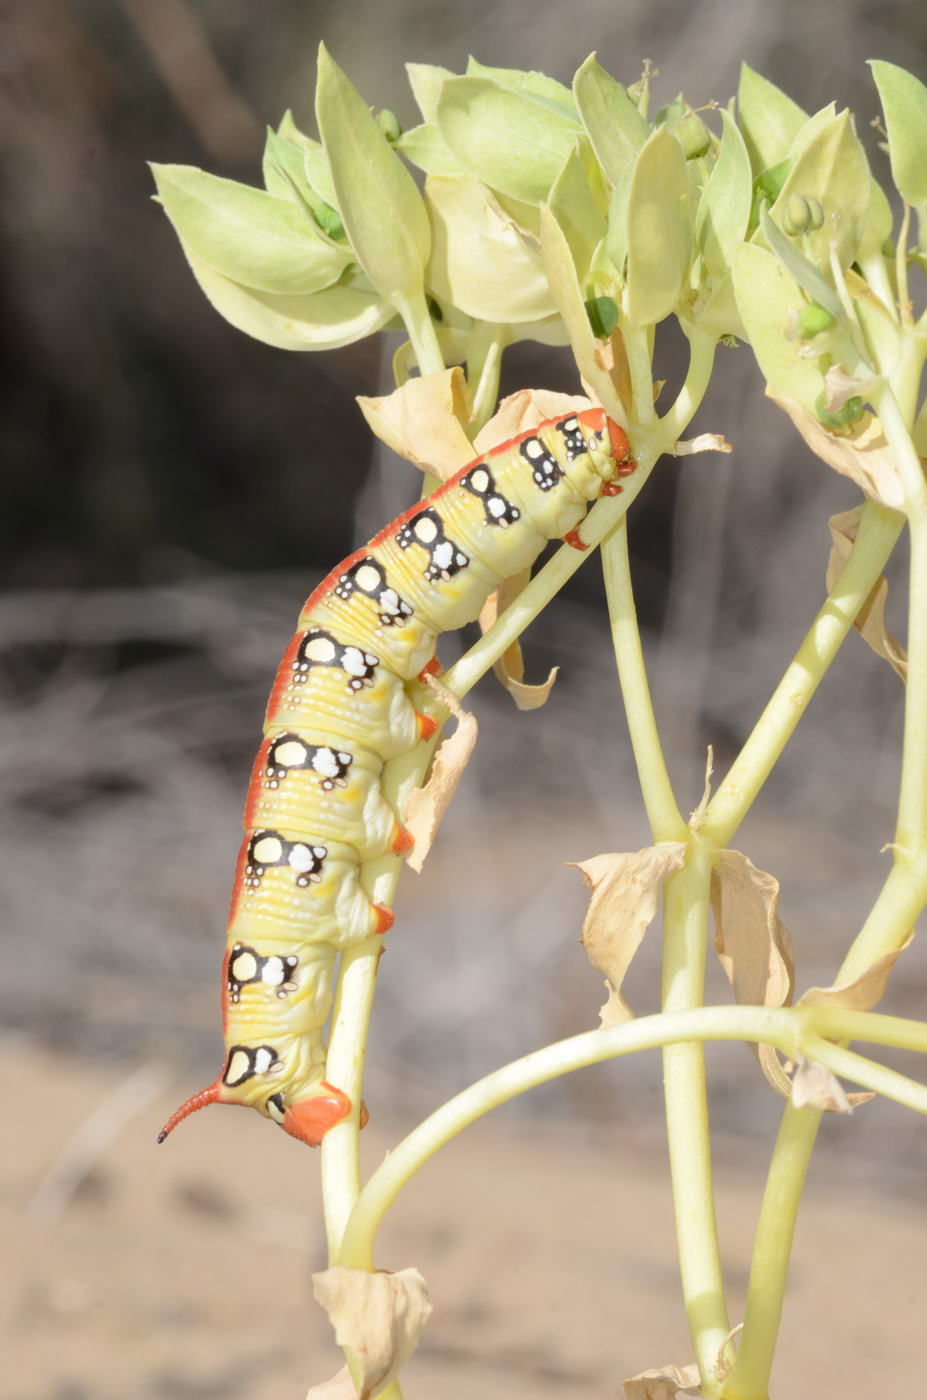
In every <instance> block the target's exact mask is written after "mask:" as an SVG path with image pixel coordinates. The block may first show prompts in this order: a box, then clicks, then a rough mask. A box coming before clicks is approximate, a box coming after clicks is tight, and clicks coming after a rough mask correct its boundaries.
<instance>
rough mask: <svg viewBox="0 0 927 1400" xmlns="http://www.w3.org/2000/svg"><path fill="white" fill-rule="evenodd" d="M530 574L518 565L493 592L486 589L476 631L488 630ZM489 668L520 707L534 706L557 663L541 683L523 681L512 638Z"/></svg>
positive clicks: (545, 691) (551, 680)
mask: <svg viewBox="0 0 927 1400" xmlns="http://www.w3.org/2000/svg"><path fill="white" fill-rule="evenodd" d="M530 577H531V570H530V569H522V570H521V572H520V573H517V574H513V575H512V577H511V578H507V579H505V580H504V581H503V582H502V583H500V585H499V587H498V588H497V589H496V590H495V592H493V593H490V595H489V597H488V598H487V599H486V602H485V603H484V604H483V607H482V610H481V611H480V631H481V632H488V631H489V629H490V627H491V626H492V625H493V623H494V622H495V620H496V618H497V617H498V616H499V614H500V613H502V612H505V609H506V608H507V607H508V606H509V604H510V603H514V601H515V599H516V598H517V597H518V595H519V593H521V591H522V589H523V588H524V586H525V584H526V583H527V582H528V580H529V579H530ZM492 669H493V671H494V672H495V674H496V676H497V677H498V679H499V680H500V681H501V683H502V684H503V685H504V686H505V688H506V690H507V691H508V692H509V694H510V695H511V697H512V699H513V700H514V701H515V704H516V705H517V706H518V708H519V709H520V710H538V709H540V707H541V706H542V705H543V704H544V702H545V701H546V700H547V697H548V696H549V695H550V692H551V690H552V689H553V684H554V681H555V680H556V679H557V672H558V670H559V669H560V668H559V667H558V666H552V667H551V670H550V674H549V675H548V677H547V680H546V681H544V683H543V684H542V685H526V684H525V661H524V657H523V656H522V653H521V646H520V644H519V643H518V642H517V641H515V642H513V643H512V645H511V646H510V647H506V649H505V651H504V652H503V653H502V655H501V656H500V657H499V659H498V661H494V662H493V667H492Z"/></svg>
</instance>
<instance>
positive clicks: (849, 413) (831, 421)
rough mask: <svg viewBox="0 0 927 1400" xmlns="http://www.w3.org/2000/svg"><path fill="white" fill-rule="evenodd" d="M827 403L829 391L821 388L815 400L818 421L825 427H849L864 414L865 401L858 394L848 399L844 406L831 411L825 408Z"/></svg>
mask: <svg viewBox="0 0 927 1400" xmlns="http://www.w3.org/2000/svg"><path fill="white" fill-rule="evenodd" d="M826 403H827V393H826V391H825V390H823V389H822V390H821V392H820V394H818V396H817V398H816V399H815V401H814V411H815V413H816V414H817V416H818V421H819V422H821V423H823V424H824V427H825V428H835V429H837V428H849V427H851V425H852V424H853V423H855V422H856V421H857V419H858V418H861V417H862V416H863V408H864V405H863V401H862V399H861V398H860V397H859V396H858V395H854V396H853V398H851V399H847V401H846V403H845V404H844V405H843V407H842V408H838V409H836V410H834V411H833V412H831V411H830V410H828V409H827V408H825V404H826Z"/></svg>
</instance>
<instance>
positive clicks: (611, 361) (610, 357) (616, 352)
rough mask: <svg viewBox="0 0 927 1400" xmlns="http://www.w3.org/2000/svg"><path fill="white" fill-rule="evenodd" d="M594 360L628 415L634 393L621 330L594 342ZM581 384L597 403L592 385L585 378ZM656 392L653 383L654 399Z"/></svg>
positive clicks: (661, 383) (657, 390) (656, 389)
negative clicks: (613, 388)
mask: <svg viewBox="0 0 927 1400" xmlns="http://www.w3.org/2000/svg"><path fill="white" fill-rule="evenodd" d="M595 362H596V364H597V365H598V366H599V369H604V371H605V373H606V374H607V375H608V377H609V379H610V380H611V381H612V383H613V384H614V386H615V391H616V393H617V395H618V397H619V399H620V400H621V403H622V405H623V407H624V411H625V413H627V414H628V415H630V413H631V409H632V406H633V404H634V395H633V392H632V389H631V367H630V365H629V364H628V352H627V350H626V348H625V343H624V336H623V335H622V334H621V331H619V330H614V331H612V333H611V335H610V336H609V338H608V340H607V341H605V342H604V344H603V343H602V342H599V341H597V342H596V347H595ZM582 384H583V388H584V389H585V391H586V393H587V394H590V395H591V396H592V399H593V401H594V402H595V403H599V399H598V397H597V395H596V393H595V390H594V389H593V388H592V386H591V385H590V384H587V383H586V381H585V379H584V380H583V381H582ZM662 385H663V381H662V380H661V381H660V387H661V388H662ZM658 393H659V389H658V388H657V386H656V384H655V385H654V392H653V397H654V399H656V397H657V395H658Z"/></svg>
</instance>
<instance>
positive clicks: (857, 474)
mask: <svg viewBox="0 0 927 1400" xmlns="http://www.w3.org/2000/svg"><path fill="white" fill-rule="evenodd" d="M766 393H767V395H768V397H769V398H771V399H772V401H773V403H775V404H778V405H779V407H780V408H781V409H782V410H783V411H784V412H785V413H787V414H788V416H789V417H790V418H791V420H792V422H793V423H794V424H795V427H796V428H797V429H798V431H799V432H800V433H801V435H802V437H803V438H804V439H805V442H806V443H807V444H808V446H809V447H810V448H811V451H812V452H813V453H815V455H816V456H818V457H820V458H821V460H822V461H823V462H826V463H827V465H828V466H830V467H833V468H834V470H835V471H838V472H840V474H841V476H848V477H849V478H850V480H851V481H855V482H856V485H857V486H858V487H859V488H860V490H861V491H862V492H863V493H864V495H866V496H868V497H869V498H870V499H871V500H873V501H881V503H882V505H884V506H891V507H892V509H893V510H902V509H903V508H904V491H903V489H902V484H901V477H900V476H899V474H898V468H897V465H896V463H895V456H894V453H893V452H892V450H891V448H890V447H889V445H888V443H887V441H886V439H885V436H884V434H883V432H882V425H881V423H880V422H879V420H878V418H876V417H875V415H874V414H872V413H869V412H866V413H864V414H863V416H862V417H861V418H860V419H859V421H858V422H857V423H856V424H854V426H853V427H852V428H850V429H849V430H848V431H846V432H842V433H832V432H828V430H827V428H825V427H824V426H823V425H822V424H821V423H819V422H818V420H817V419H816V418H813V417H812V415H811V414H810V413H808V412H807V411H806V410H805V409H804V408H802V406H801V404H799V403H796V402H795V400H794V399H788V398H780V396H779V395H778V394H771V393H770V392H769V390H768V389H767V390H766Z"/></svg>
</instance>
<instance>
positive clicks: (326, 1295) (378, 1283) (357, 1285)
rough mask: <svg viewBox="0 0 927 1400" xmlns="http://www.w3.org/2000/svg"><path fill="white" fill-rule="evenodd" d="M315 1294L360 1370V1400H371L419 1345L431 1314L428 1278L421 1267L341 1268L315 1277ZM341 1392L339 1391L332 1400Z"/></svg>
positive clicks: (341, 1342) (358, 1393)
mask: <svg viewBox="0 0 927 1400" xmlns="http://www.w3.org/2000/svg"><path fill="white" fill-rule="evenodd" d="M312 1290H313V1293H314V1294H315V1299H316V1302H317V1303H320V1304H321V1305H322V1307H323V1308H324V1309H325V1311H326V1312H327V1313H328V1316H329V1320H330V1322H331V1324H332V1326H333V1327H334V1329H335V1340H336V1341H337V1343H338V1345H339V1346H341V1347H347V1348H348V1349H349V1350H350V1351H351V1354H352V1356H353V1357H354V1358H355V1360H356V1361H357V1363H358V1365H359V1367H360V1371H361V1377H360V1388H359V1390H358V1392H357V1395H358V1400H369V1397H370V1396H372V1395H374V1394H375V1393H376V1392H377V1390H379V1389H380V1388H381V1387H382V1386H384V1385H386V1383H387V1382H388V1381H390V1380H391V1379H392V1378H393V1377H394V1376H395V1375H396V1373H397V1372H398V1371H399V1369H400V1367H401V1366H403V1365H404V1363H405V1362H406V1361H408V1359H409V1357H410V1356H411V1355H412V1353H413V1351H414V1350H415V1348H416V1347H417V1346H418V1342H419V1338H420V1337H421V1335H422V1332H423V1330H424V1327H425V1323H426V1322H427V1321H428V1317H429V1315H430V1313H431V1303H430V1302H429V1301H428V1290H427V1288H426V1286H425V1280H424V1279H423V1278H422V1276H421V1274H420V1273H419V1271H418V1269H402V1270H400V1271H399V1273H395V1274H390V1273H367V1271H366V1270H365V1269H343V1268H340V1267H336V1268H334V1269H326V1270H325V1272H324V1273H320V1274H313V1275H312ZM340 1375H341V1373H339V1375H338V1376H335V1377H333V1379H332V1381H329V1382H326V1384H327V1385H332V1384H334V1382H335V1381H337V1380H339V1379H340ZM310 1393H311V1392H310ZM348 1393H349V1392H345V1394H346V1395H347V1394H348ZM339 1394H340V1393H339V1392H338V1391H335V1392H333V1395H332V1396H331V1400H337V1397H339ZM323 1395H324V1391H323ZM326 1400H329V1397H326Z"/></svg>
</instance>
